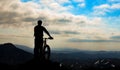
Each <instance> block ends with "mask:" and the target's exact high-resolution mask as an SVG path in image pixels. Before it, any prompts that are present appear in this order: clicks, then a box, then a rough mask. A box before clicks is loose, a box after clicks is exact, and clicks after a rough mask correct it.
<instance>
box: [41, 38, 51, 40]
mask: <svg viewBox="0 0 120 70" xmlns="http://www.w3.org/2000/svg"><path fill="white" fill-rule="evenodd" d="M43 39H50V40H52V39H53V38H43Z"/></svg>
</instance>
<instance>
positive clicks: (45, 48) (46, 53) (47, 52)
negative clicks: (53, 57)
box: [43, 38, 51, 60]
mask: <svg viewBox="0 0 120 70" xmlns="http://www.w3.org/2000/svg"><path fill="white" fill-rule="evenodd" d="M47 39H50V38H43V56H44V59H46V60H49V58H50V53H51V50H50V46H49V45H47Z"/></svg>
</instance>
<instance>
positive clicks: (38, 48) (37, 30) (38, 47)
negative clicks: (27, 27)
mask: <svg viewBox="0 0 120 70" xmlns="http://www.w3.org/2000/svg"><path fill="white" fill-rule="evenodd" d="M37 24H38V25H36V26H35V27H34V37H35V41H34V57H35V58H42V57H43V36H44V34H43V32H45V33H46V34H47V35H48V36H49V38H52V39H53V37H52V36H51V35H50V33H49V32H48V31H47V29H46V28H45V27H44V26H42V21H41V20H38V22H37Z"/></svg>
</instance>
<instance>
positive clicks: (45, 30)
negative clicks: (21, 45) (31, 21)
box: [43, 27, 53, 38]
mask: <svg viewBox="0 0 120 70" xmlns="http://www.w3.org/2000/svg"><path fill="white" fill-rule="evenodd" d="M43 30H44V32H45V33H46V34H47V35H48V36H49V37H50V38H53V37H52V36H51V35H50V33H49V32H48V31H47V29H46V28H45V27H43Z"/></svg>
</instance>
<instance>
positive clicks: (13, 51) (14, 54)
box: [0, 43, 33, 64]
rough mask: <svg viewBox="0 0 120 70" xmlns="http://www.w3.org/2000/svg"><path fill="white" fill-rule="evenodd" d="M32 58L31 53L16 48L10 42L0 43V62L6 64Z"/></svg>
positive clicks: (18, 62)
mask: <svg viewBox="0 0 120 70" xmlns="http://www.w3.org/2000/svg"><path fill="white" fill-rule="evenodd" d="M32 58H33V54H31V53H29V52H26V51H24V50H22V49H19V48H16V46H15V45H13V44H11V43H5V44H1V45H0V62H1V63H6V64H20V63H24V62H27V61H29V60H31V59H32Z"/></svg>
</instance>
